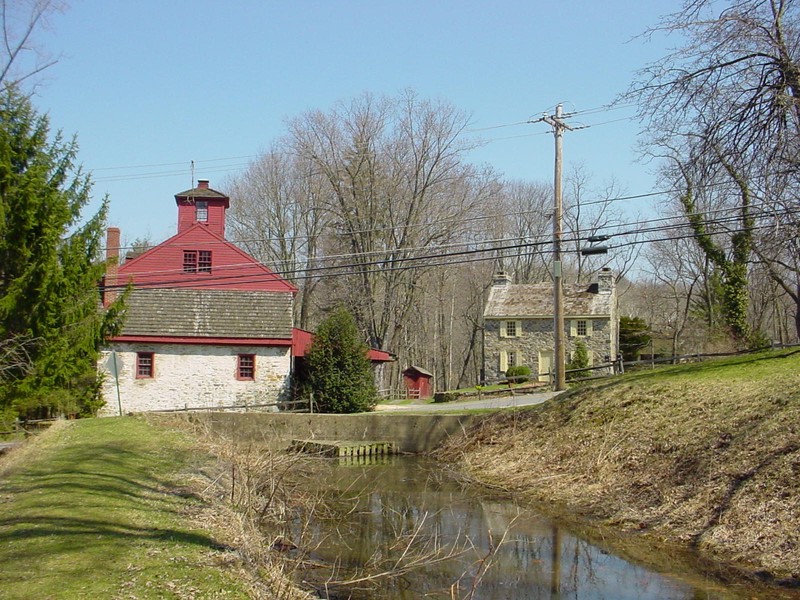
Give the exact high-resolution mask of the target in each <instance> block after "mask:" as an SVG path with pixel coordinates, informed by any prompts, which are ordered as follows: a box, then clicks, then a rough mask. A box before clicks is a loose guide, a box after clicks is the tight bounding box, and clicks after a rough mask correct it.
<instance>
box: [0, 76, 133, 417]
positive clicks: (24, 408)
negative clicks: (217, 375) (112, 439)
mask: <svg viewBox="0 0 800 600" xmlns="http://www.w3.org/2000/svg"><path fill="white" fill-rule="evenodd" d="M49 138H50V131H49V122H48V119H47V117H46V116H44V115H40V114H38V113H37V111H36V110H35V108H34V107H33V106H32V104H31V102H30V99H29V98H28V97H27V96H25V95H23V94H22V93H20V92H19V90H17V89H15V88H14V87H12V86H6V87H4V88H3V89H2V90H0V343H2V344H6V345H14V344H16V345H18V346H23V347H24V349H25V351H24V353H23V354H24V356H25V360H24V361H19V362H18V363H17V364H13V365H3V367H4V368H3V370H2V372H3V380H2V381H1V382H0V417H5V419H6V420H7V419H9V418H13V417H15V416H17V415H21V416H27V417H46V416H54V415H59V414H71V415H75V414H90V413H92V412H94V411H96V409H97V408H98V407H99V402H100V401H99V398H98V390H99V385H98V381H97V375H96V360H97V356H98V353H97V351H98V348H99V345H100V343H101V342H102V340H103V338H104V336H105V335H106V334H108V333H111V332H112V329H113V327H114V323H115V322H116V318H117V316H118V311H117V308H118V307H115V310H111V311H108V312H107V313H106V314H105V315H103V314H101V313H100V312H99V311H98V301H99V296H98V283H99V281H100V279H101V278H102V275H103V272H104V268H105V265H104V263H103V262H102V261H101V260H100V256H101V243H102V239H103V230H104V225H105V218H106V211H107V202H104V203H103V205H102V207H101V208H100V210H99V211H98V213H97V214H95V215H94V216H93V217H91V218H90V219H88V220H86V221H83V220H82V218H81V211H82V209H83V208H84V207H85V206H86V204H87V203H88V202H89V200H90V192H91V181H90V179H89V177H88V176H86V175H83V174H82V173H81V170H80V168H78V167H76V165H75V159H76V156H77V151H78V146H77V143H76V141H75V139H74V138H72V139H68V140H66V139H64V137H63V136H62V135H61V134H60V133H58V134H56V135H55V136H54V137H53V139H52V140H50V139H49Z"/></svg>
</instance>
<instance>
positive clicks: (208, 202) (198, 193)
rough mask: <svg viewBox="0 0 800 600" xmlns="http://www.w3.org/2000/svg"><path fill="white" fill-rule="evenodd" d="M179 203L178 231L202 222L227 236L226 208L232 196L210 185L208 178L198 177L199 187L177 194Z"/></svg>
mask: <svg viewBox="0 0 800 600" xmlns="http://www.w3.org/2000/svg"><path fill="white" fill-rule="evenodd" d="M175 202H176V203H177V205H178V233H181V232H182V231H184V230H186V229H188V228H189V227H193V226H194V225H196V224H198V223H200V224H202V225H205V226H206V227H208V229H209V231H213V232H214V233H216V234H217V235H219V236H221V237H225V210H227V208H228V207H229V206H230V202H231V201H230V198H228V196H226V195H225V194H223V193H222V192H218V191H217V190H212V189H211V188H210V187H208V179H198V181H197V187H196V188H192V189H191V190H186V191H185V192H180V193H179V194H175Z"/></svg>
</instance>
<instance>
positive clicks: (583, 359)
mask: <svg viewBox="0 0 800 600" xmlns="http://www.w3.org/2000/svg"><path fill="white" fill-rule="evenodd" d="M588 366H589V349H588V348H587V347H586V344H585V343H583V342H582V341H580V340H579V341H577V342H576V343H575V352H574V353H573V354H572V360H571V361H569V362H568V363H567V371H569V370H570V369H585V368H586V367H588ZM588 375H591V373H590V372H589V371H578V372H577V373H567V379H577V378H578V377H586V376H588Z"/></svg>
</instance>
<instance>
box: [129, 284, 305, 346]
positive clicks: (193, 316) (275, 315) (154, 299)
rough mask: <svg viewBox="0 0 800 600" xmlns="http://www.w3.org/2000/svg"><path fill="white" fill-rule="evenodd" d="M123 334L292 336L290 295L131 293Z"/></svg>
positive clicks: (191, 291) (179, 291)
mask: <svg viewBox="0 0 800 600" xmlns="http://www.w3.org/2000/svg"><path fill="white" fill-rule="evenodd" d="M125 305H126V310H125V321H124V324H123V331H122V334H121V335H123V336H125V335H139V336H170V337H172V336H174V337H217V338H221V337H222V338H237V337H241V338H251V339H254V338H257V339H264V338H283V339H291V338H292V295H291V294H286V293H283V292H263V291H242V290H194V289H139V290H136V289H135V290H133V291H132V292H131V294H130V296H128V299H127V301H126V303H125Z"/></svg>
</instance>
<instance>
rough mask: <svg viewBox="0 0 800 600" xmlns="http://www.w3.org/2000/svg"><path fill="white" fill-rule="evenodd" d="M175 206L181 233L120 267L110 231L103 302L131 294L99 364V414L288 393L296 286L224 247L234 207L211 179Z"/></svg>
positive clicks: (268, 398)
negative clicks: (227, 218) (102, 374)
mask: <svg viewBox="0 0 800 600" xmlns="http://www.w3.org/2000/svg"><path fill="white" fill-rule="evenodd" d="M175 201H176V204H177V207H178V233H177V234H176V235H175V236H173V237H171V238H169V239H168V240H166V241H164V242H162V243H161V244H159V245H157V246H155V247H154V248H151V249H149V250H147V251H146V252H144V253H143V254H141V255H139V256H137V257H135V258H133V259H132V260H127V261H125V262H124V263H122V264H119V265H118V264H117V261H118V259H119V248H120V230H119V229H118V228H115V227H111V228H109V230H108V240H107V244H106V246H107V257H108V258H109V259H111V260H110V261H109V268H108V272H107V273H106V277H105V281H104V282H103V295H104V298H103V303H104V305H106V306H108V305H109V304H110V303H111V302H112V301H113V299H114V298H115V296H116V294H117V293H119V290H120V289H121V288H124V287H125V286H128V285H130V286H132V291H131V293H130V295H129V297H128V298H127V301H126V312H125V320H124V324H123V330H122V331H121V332H120V334H119V335H117V336H116V337H113V338H111V339H110V340H108V344H107V347H106V348H105V349H104V350H103V352H102V354H101V357H100V360H99V365H98V368H99V369H100V371H101V372H106V373H107V375H106V376H105V377H104V380H103V388H102V393H103V397H104V399H105V400H106V405H105V407H104V408H103V409H102V410H101V415H116V414H119V413H128V412H141V411H150V410H165V409H179V408H185V407H189V408H197V407H213V406H227V407H230V406H245V405H252V404H263V403H267V402H273V401H275V400H277V399H278V398H279V397H280V396H281V395H285V394H286V393H288V390H289V382H290V377H291V372H292V361H293V353H292V342H293V334H294V331H293V321H292V312H293V303H294V295H295V293H296V291H297V290H296V288H295V287H294V286H293V285H292V284H291V283H289V282H288V281H286V280H284V279H283V278H281V277H279V276H278V275H276V274H275V273H273V272H272V271H270V270H269V269H268V268H267V267H265V266H264V265H262V264H260V263H259V262H258V261H257V260H255V259H254V258H253V257H252V256H250V255H249V254H247V253H245V252H244V251H242V250H241V249H240V248H238V247H236V246H235V245H234V244H232V243H231V242H229V241H227V240H226V239H225V211H226V210H227V208H228V206H229V202H230V201H229V198H228V197H227V196H225V195H224V194H222V193H221V192H218V191H216V190H213V189H211V188H210V187H209V185H208V181H207V180H200V181H199V182H198V185H197V187H196V188H193V189H190V190H186V191H184V192H181V193H179V194H176V195H175ZM112 354H113V355H112ZM115 370H116V372H117V374H118V379H119V387H118V388H117V385H116V381H115V378H114V377H113V372H114V371H115Z"/></svg>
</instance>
